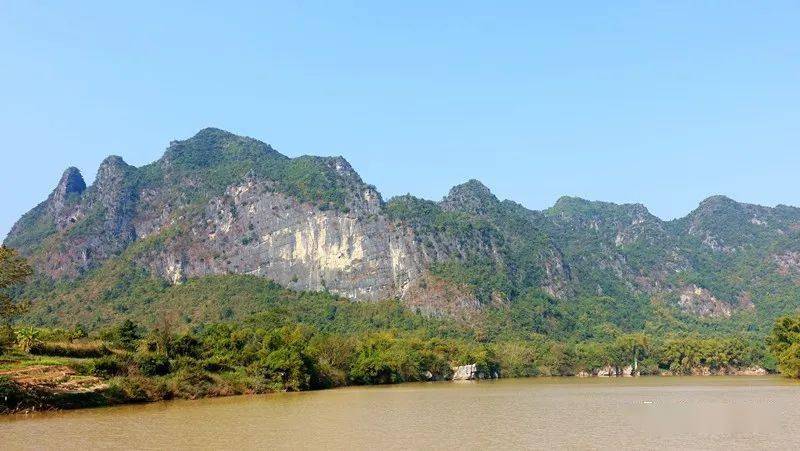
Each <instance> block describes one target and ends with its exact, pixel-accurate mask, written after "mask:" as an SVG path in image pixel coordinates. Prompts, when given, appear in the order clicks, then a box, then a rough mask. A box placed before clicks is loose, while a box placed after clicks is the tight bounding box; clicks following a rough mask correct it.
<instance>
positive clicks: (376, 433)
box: [0, 376, 800, 449]
mask: <svg viewBox="0 0 800 451" xmlns="http://www.w3.org/2000/svg"><path fill="white" fill-rule="evenodd" d="M798 406H800V383H797V382H795V381H792V380H788V379H785V378H782V377H779V376H733V377H729V376H715V377H658V376H656V377H639V378H590V379H579V378H530V379H500V380H496V381H478V382H462V383H452V382H434V383H410V384H400V385H394V386H372V387H347V388H340V389H333V390H323V391H313V392H302V393H278V394H270V395H251V396H236V397H228V398H216V399H204V400H198V401H168V402H159V403H152V404H139V405H124V406H116V407H107V408H101V409H84V410H76V411H66V412H57V413H41V414H34V415H27V416H9V417H5V418H0V448H2V449H87V448H89V449H97V448H103V449H131V448H134V449H165V448H168V449H190V448H191V449H253V448H261V449H264V448H269V449H298V448H302V449H320V448H326V449H374V448H384V449H445V448H454V447H458V448H462V449H485V448H490V447H498V448H499V447H502V448H513V449H522V448H527V449H530V448H552V447H558V448H573V449H574V448H581V449H586V448H620V447H625V448H653V447H660V448H665V447H666V448H673V449H678V448H680V449H722V448H726V449H730V448H737V449H752V448H783V449H785V448H794V447H798V446H800V421H797V413H798Z"/></svg>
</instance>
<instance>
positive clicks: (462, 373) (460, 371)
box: [452, 363, 500, 381]
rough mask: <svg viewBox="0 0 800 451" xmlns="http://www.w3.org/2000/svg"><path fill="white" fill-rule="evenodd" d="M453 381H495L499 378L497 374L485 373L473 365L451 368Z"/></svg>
mask: <svg viewBox="0 0 800 451" xmlns="http://www.w3.org/2000/svg"><path fill="white" fill-rule="evenodd" d="M452 369H453V377H452V379H453V380H454V381H471V380H476V379H497V378H499V377H500V375H499V374H498V373H487V372H484V371H481V370H479V369H478V365H477V364H476V363H473V364H471V365H460V366H454V367H453V368H452Z"/></svg>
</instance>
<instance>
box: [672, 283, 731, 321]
mask: <svg viewBox="0 0 800 451" xmlns="http://www.w3.org/2000/svg"><path fill="white" fill-rule="evenodd" d="M678 304H679V305H680V307H681V308H682V309H683V310H684V311H686V312H690V313H692V314H694V315H697V316H708V317H720V316H721V317H726V318H728V317H730V316H731V314H732V313H733V308H732V307H731V304H730V303H728V302H724V301H721V300H719V299H717V298H716V297H714V295H713V294H711V292H710V291H708V290H706V289H705V288H701V287H698V286H697V285H692V286H689V287H686V288H684V289H683V291H682V292H681V294H680V298H679V301H678Z"/></svg>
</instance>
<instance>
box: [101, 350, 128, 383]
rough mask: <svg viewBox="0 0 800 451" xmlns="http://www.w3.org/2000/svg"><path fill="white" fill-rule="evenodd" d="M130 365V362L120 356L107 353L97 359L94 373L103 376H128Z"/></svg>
mask: <svg viewBox="0 0 800 451" xmlns="http://www.w3.org/2000/svg"><path fill="white" fill-rule="evenodd" d="M128 366H129V362H127V361H125V360H124V359H122V358H120V357H119V356H116V355H107V356H104V357H100V358H98V359H95V361H94V368H93V369H92V374H94V375H95V376H98V377H103V378H111V377H116V376H126V375H127V374H128Z"/></svg>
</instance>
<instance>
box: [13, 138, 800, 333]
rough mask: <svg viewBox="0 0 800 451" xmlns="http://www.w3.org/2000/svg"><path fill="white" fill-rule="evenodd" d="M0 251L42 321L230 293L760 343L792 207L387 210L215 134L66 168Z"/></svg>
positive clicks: (788, 271)
mask: <svg viewBox="0 0 800 451" xmlns="http://www.w3.org/2000/svg"><path fill="white" fill-rule="evenodd" d="M4 244H5V245H6V246H10V247H13V248H16V249H18V250H19V251H20V252H21V253H22V254H23V255H25V256H26V257H28V258H29V259H30V261H31V263H32V264H33V266H34V268H35V269H36V276H35V277H34V278H33V280H32V281H31V282H30V283H29V284H28V285H27V286H26V287H23V288H22V289H21V290H19V292H18V293H17V295H18V296H21V297H25V298H26V299H30V300H32V308H31V309H30V311H29V313H28V314H27V316H26V320H28V321H33V322H36V323H40V324H58V325H69V324H75V323H82V324H86V325H88V326H92V327H94V326H100V325H103V324H107V323H109V322H111V321H113V320H116V319H118V318H121V317H125V316H130V315H133V316H136V315H138V316H140V317H144V316H146V315H147V314H152V312H153V311H156V310H165V311H166V310H170V309H173V310H176V309H178V310H180V312H179V313H180V314H181V315H183V316H184V317H185V319H186V321H187V322H188V323H191V322H193V321H199V320H205V319H225V318H228V317H232V316H237V315H240V314H244V313H248V312H252V311H257V309H258V306H257V305H256V304H252V303H249V304H248V303H247V302H245V301H242V302H244V304H243V303H242V302H239V303H235V302H233V301H231V299H235V298H236V297H237V294H236V293H232V292H223V293H222V294H218V295H217V297H216V298H214V299H204V298H203V294H202V293H201V292H199V291H197V290H195V292H194V293H195V295H196V297H197V299H195V301H192V300H191V299H190V300H189V301H187V302H183V303H178V302H177V301H175V300H174V299H175V295H174V293H175V292H176V290H179V291H180V290H184V291H185V290H188V288H187V287H190V286H192V284H194V283H197V282H196V281H199V280H206V281H208V280H215V281H216V282H217V283H222V284H224V283H226V282H225V279H226V278H229V279H231V280H233V279H236V280H240V279H241V278H242V277H244V278H246V279H248V280H250V279H254V278H255V279H258V280H261V279H264V280H267V279H268V280H270V281H273V282H274V283H276V284H278V285H279V286H281V287H283V288H285V289H289V290H293V291H296V292H304V291H326V292H329V293H331V294H333V295H336V296H341V297H345V298H349V299H352V300H354V301H364V302H377V301H382V300H388V299H398V300H399V301H400V302H401V303H402V305H403V306H405V307H407V308H409V309H411V310H414V311H417V312H420V313H422V314H424V315H427V316H433V317H442V318H453V319H456V320H459V321H462V320H463V321H471V322H476V321H481V320H482V319H485V318H486V317H487V316H494V317H497V316H503V315H506V316H508V315H516V316H520V315H521V316H522V317H525V318H526V320H525V321H523V323H524V324H527V326H525V327H531V328H533V329H536V330H537V331H540V332H543V333H546V332H548V331H550V332H552V331H554V330H556V329H559V328H561V329H563V327H564V326H563V325H564V324H565V321H577V320H576V318H574V317H573V318H566V317H567V316H576V315H577V316H578V317H580V315H585V316H586V317H587V318H588V319H587V321H589V320H591V319H592V318H594V317H596V316H602V317H603V318H605V320H604V324H605V323H607V324H611V325H612V326H614V327H619V328H622V329H641V328H646V327H650V328H655V329H665V330H666V329H670V328H675V329H679V328H687V327H688V328H690V329H692V330H702V329H714V330H738V329H741V328H747V329H749V330H753V331H765V330H766V329H767V328H768V327H769V326H770V325H771V323H772V321H773V320H774V318H775V317H776V316H778V315H780V314H783V313H787V312H792V311H795V310H796V309H797V308H798V306H800V209H798V208H796V207H790V206H785V205H779V206H776V207H764V206H758V205H751V204H744V203H739V202H736V201H734V200H732V199H729V198H727V197H724V196H713V197H709V198H707V199H706V200H704V201H703V202H702V203H700V205H699V206H698V207H697V208H696V209H695V210H694V211H692V212H691V213H689V214H688V215H687V216H685V217H683V218H679V219H675V220H671V221H663V220H661V219H659V218H658V217H656V216H654V215H652V214H651V213H650V212H649V211H648V210H647V208H645V207H644V206H643V205H641V204H622V205H619V204H613V203H606V202H593V201H587V200H584V199H580V198H574V197H562V198H561V199H559V200H558V201H557V202H556V203H555V205H553V206H552V207H551V208H548V209H546V210H543V211H534V210H530V209H527V208H525V207H524V206H522V205H520V204H518V203H516V202H513V201H511V200H500V199H498V198H497V197H496V196H494V195H493V194H492V192H491V191H490V190H489V188H487V187H486V186H484V185H483V184H482V183H481V182H479V181H477V180H469V181H467V182H466V183H464V184H461V185H458V186H455V187H453V188H452V189H451V190H450V192H449V194H448V195H447V196H446V197H445V198H444V199H442V200H441V201H438V202H435V201H430V200H425V199H420V198H416V197H413V196H411V195H405V196H399V197H394V198H392V199H388V200H384V199H383V198H382V197H381V194H380V193H379V192H378V191H377V190H376V189H375V187H374V186H372V185H369V184H367V183H365V182H364V181H363V180H362V179H361V177H360V176H359V175H358V174H357V173H356V171H355V170H354V169H353V168H352V167H351V166H350V164H349V163H348V162H347V161H346V160H345V159H344V158H342V157H316V156H301V157H297V158H289V157H286V156H284V155H282V154H280V153H279V152H277V151H276V150H274V149H273V148H272V147H271V146H269V145H268V144H265V143H263V142H260V141H258V140H255V139H252V138H247V137H242V136H237V135H234V134H231V133H228V132H226V131H223V130H219V129H214V128H207V129H204V130H201V131H200V132H198V133H197V134H196V135H195V136H193V137H191V138H189V139H186V140H182V141H173V142H171V143H170V145H169V147H168V148H167V150H166V152H165V153H164V155H163V156H162V157H161V158H160V159H159V160H157V161H155V162H153V163H151V164H148V165H146V166H142V167H133V166H131V165H128V164H127V163H125V161H124V160H123V159H122V158H120V157H118V156H110V157H108V158H106V159H105V160H104V161H103V162H102V164H101V165H100V167H99V169H98V172H97V176H96V178H95V181H94V184H92V185H91V186H87V185H86V183H85V181H84V179H83V177H82V175H81V173H80V171H79V170H78V169H76V168H68V169H67V170H66V171H65V172H64V174H63V176H62V177H61V179H60V180H59V181H58V183H57V185H56V187H55V189H54V190H53V192H52V193H51V194H50V196H49V197H48V198H47V199H46V200H44V201H43V202H42V203H40V204H39V205H37V206H35V207H34V208H33V209H32V210H30V211H29V212H28V213H26V214H25V215H23V216H22V218H20V219H19V220H18V221H17V223H16V224H15V225H14V226H13V228H12V230H11V232H10V233H9V234H8V236H7V238H6V239H5V242H4ZM181 287H183V288H181ZM231 290H234V289H233V288H231ZM234 291H235V290H234ZM170 293H172V294H170ZM184 295H185V293H184ZM254 296H255V295H254ZM171 299H172V300H171ZM222 304H225V305H222ZM574 306H581V308H580V309H578V310H575V309H573V307H574ZM570 309H572V310H570ZM595 309H600V310H595ZM245 310H246V311H245ZM567 312H572V313H567ZM559 330H560V329H559Z"/></svg>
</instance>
